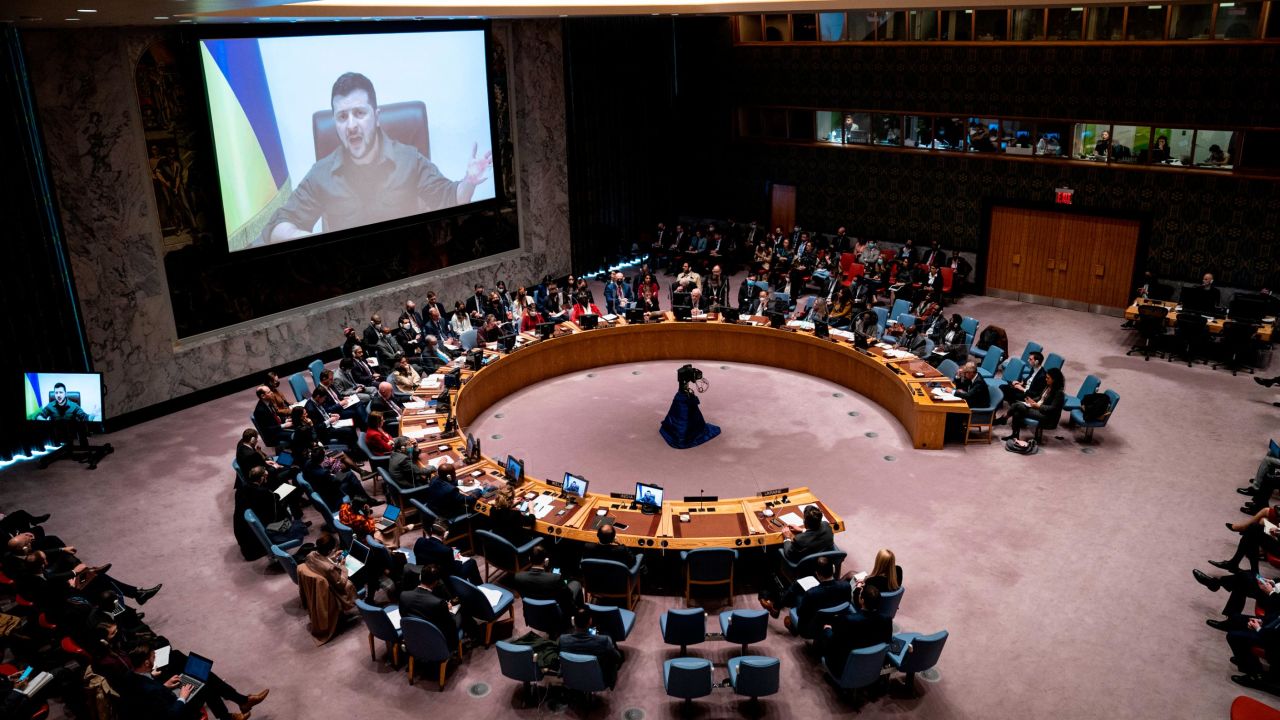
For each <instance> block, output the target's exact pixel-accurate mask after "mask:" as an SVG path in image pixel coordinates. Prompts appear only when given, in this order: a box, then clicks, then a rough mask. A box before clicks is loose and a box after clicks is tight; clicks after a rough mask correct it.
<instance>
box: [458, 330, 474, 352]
mask: <svg viewBox="0 0 1280 720" xmlns="http://www.w3.org/2000/svg"><path fill="white" fill-rule="evenodd" d="M476 335H477V332H476V329H475V328H472V329H470V330H465V331H463V333H462V334H461V335H459V336H458V342H459V343H460V344H461V345H462V349H463V350H470V349H472V348H474V347H475V346H476Z"/></svg>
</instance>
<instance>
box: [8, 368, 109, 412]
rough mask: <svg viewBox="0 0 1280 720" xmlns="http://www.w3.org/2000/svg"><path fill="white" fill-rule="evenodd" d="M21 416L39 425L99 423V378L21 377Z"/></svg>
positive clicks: (78, 375) (74, 375)
mask: <svg viewBox="0 0 1280 720" xmlns="http://www.w3.org/2000/svg"><path fill="white" fill-rule="evenodd" d="M22 381H23V383H22V385H23V387H22V389H23V393H24V396H25V398H26V410H25V411H24V416H25V417H26V419H28V420H36V421H42V422H50V421H54V422H59V421H60V422H74V423H86V422H94V423H98V422H102V376H101V375H99V374H97V373H41V372H29V373H23V375H22Z"/></svg>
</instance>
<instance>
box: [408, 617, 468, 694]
mask: <svg viewBox="0 0 1280 720" xmlns="http://www.w3.org/2000/svg"><path fill="white" fill-rule="evenodd" d="M400 629H401V631H402V632H403V634H404V649H405V651H406V652H408V653H409V684H410V685H412V684H413V680H414V660H422V661H424V662H433V663H436V664H437V665H439V666H440V678H439V682H440V690H441V691H443V690H444V681H445V675H446V673H447V672H448V669H449V660H450V659H452V658H453V656H454V655H455V654H457V656H458V659H459V660H461V659H462V631H461V630H459V631H458V637H454V638H446V637H445V636H444V634H443V633H441V632H440V628H438V627H436V626H435V625H432V624H431V623H429V622H427V621H426V620H423V619H422V618H417V617H407V618H402V619H401V620H400Z"/></svg>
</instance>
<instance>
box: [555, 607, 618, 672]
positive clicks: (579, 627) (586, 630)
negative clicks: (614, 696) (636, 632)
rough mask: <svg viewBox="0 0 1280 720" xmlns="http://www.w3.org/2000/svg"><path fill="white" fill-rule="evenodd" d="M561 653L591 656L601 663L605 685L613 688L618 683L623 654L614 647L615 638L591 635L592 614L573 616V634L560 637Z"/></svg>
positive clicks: (581, 613)
mask: <svg viewBox="0 0 1280 720" xmlns="http://www.w3.org/2000/svg"><path fill="white" fill-rule="evenodd" d="M560 652H561V653H574V654H577V655H590V656H592V657H594V658H596V659H597V660H598V661H599V662H600V672H601V674H603V676H604V684H605V685H606V686H607V687H610V688H612V687H613V686H614V685H616V684H617V682H618V669H619V668H620V667H621V666H622V661H623V657H622V653H621V652H619V651H618V647H617V646H616V645H614V643H613V638H611V637H609V636H608V635H604V634H596V635H592V634H591V613H589V612H587V611H586V610H581V611H579V612H577V613H575V614H574V616H573V632H571V633H566V634H564V635H561V636H560Z"/></svg>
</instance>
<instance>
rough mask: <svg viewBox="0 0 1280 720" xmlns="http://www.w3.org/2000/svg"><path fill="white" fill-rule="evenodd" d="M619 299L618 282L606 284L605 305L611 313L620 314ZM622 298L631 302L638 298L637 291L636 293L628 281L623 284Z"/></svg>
mask: <svg viewBox="0 0 1280 720" xmlns="http://www.w3.org/2000/svg"><path fill="white" fill-rule="evenodd" d="M618 299H619V297H618V284H617V283H612V282H611V283H608V284H607V285H605V286H604V305H605V308H606V309H607V310H608V311H609V312H610V313H613V314H615V315H616V314H618V310H619V308H618ZM621 299H622V300H627V301H630V302H635V299H636V296H635V293H634V291H633V290H632V289H631V286H630V285H628V284H626V283H623V284H622V297H621Z"/></svg>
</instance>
